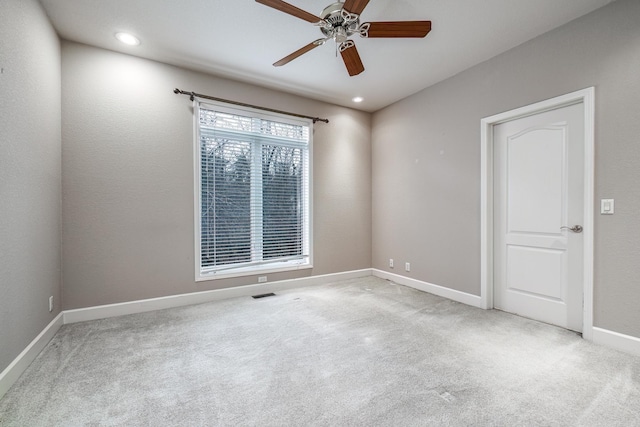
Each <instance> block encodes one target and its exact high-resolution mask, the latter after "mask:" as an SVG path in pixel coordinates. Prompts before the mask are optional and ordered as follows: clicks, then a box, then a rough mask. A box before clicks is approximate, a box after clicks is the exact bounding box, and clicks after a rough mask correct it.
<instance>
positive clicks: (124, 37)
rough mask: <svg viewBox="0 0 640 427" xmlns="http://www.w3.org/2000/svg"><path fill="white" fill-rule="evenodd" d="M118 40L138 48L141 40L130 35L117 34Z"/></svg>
mask: <svg viewBox="0 0 640 427" xmlns="http://www.w3.org/2000/svg"><path fill="white" fill-rule="evenodd" d="M116 38H117V39H118V40H120V41H121V42H122V43H124V44H128V45H129V46H138V45H139V44H140V40H139V39H138V38H137V37H136V36H134V35H131V34H129V33H116Z"/></svg>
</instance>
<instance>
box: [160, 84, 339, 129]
mask: <svg viewBox="0 0 640 427" xmlns="http://www.w3.org/2000/svg"><path fill="white" fill-rule="evenodd" d="M173 93H175V94H176V95H189V96H190V97H191V100H192V101H193V100H194V99H195V98H196V97H198V98H205V99H210V100H212V101H218V102H226V103H227V104H233V105H239V106H240V107H249V108H256V109H258V110H264V111H270V112H272V113H278V114H287V115H289V116H294V117H301V118H303V119H311V120H313V123H315V122H324V123H329V120H328V119H321V118H319V117H311V116H305V115H303V114H296V113H289V112H287V111H281V110H274V109H273V108H266V107H260V106H258V105H251V104H245V103H244V102H238V101H230V100H228V99H222V98H216V97H214V96H209V95H202V94H199V93H195V92H186V91H184V90H180V89H178V88H176V89H174V90H173Z"/></svg>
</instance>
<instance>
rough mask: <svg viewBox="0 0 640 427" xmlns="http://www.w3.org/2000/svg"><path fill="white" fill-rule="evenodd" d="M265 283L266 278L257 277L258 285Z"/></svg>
mask: <svg viewBox="0 0 640 427" xmlns="http://www.w3.org/2000/svg"><path fill="white" fill-rule="evenodd" d="M266 281H267V276H259V277H258V283H265V282H266Z"/></svg>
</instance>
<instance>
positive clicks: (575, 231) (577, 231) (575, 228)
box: [560, 225, 583, 233]
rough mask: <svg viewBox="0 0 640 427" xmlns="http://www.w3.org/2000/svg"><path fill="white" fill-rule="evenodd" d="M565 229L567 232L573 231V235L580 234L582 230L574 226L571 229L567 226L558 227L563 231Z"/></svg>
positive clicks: (580, 227) (579, 226) (578, 226)
mask: <svg viewBox="0 0 640 427" xmlns="http://www.w3.org/2000/svg"><path fill="white" fill-rule="evenodd" d="M565 228H566V229H567V230H570V231H573V232H574V233H582V230H583V228H582V226H581V225H574V226H573V227H569V226H567V225H563V226H562V227H560V230H563V229H565Z"/></svg>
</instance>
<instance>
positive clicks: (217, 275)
mask: <svg viewBox="0 0 640 427" xmlns="http://www.w3.org/2000/svg"><path fill="white" fill-rule="evenodd" d="M201 108H204V109H209V110H215V111H219V112H224V113H229V114H237V115H242V116H249V117H252V118H258V119H264V120H271V121H276V122H280V123H286V124H292V125H296V126H307V127H308V128H309V142H308V144H307V149H306V150H307V171H306V175H307V176H306V182H307V185H308V189H307V192H306V193H307V198H308V200H307V209H306V212H305V213H304V215H303V218H304V219H303V221H304V222H305V223H303V227H302V228H303V240H302V246H303V253H304V252H307V253H308V256H306V257H304V258H302V259H295V260H287V261H269V260H264V262H263V263H258V264H253V265H245V266H238V267H224V266H222V267H218V268H215V267H213V268H211V267H210V268H205V269H203V268H202V246H201V242H202V237H201V233H202V222H201V219H202V218H201V212H202V167H201V166H202V161H201V160H202V159H201V156H200V154H201V151H200V143H201V142H200V139H201V133H200V109H201ZM193 111H194V114H193V117H194V128H195V132H194V142H193V159H194V162H193V166H194V236H195V263H194V264H195V280H196V282H201V281H210V280H219V279H226V278H232V277H244V276H255V275H264V274H271V273H278V272H286V271H295V270H303V269H310V268H313V121H312V120H311V119H304V118H298V117H293V116H288V115H285V114H279V113H272V112H266V111H262V110H258V109H255V108H250V107H244V106H236V105H233V104H227V103H223V102H218V101H208V100H203V99H200V98H197V97H196V98H195V99H194V101H193ZM252 176H253V175H252ZM252 191H253V189H252ZM252 262H253V261H252Z"/></svg>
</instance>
